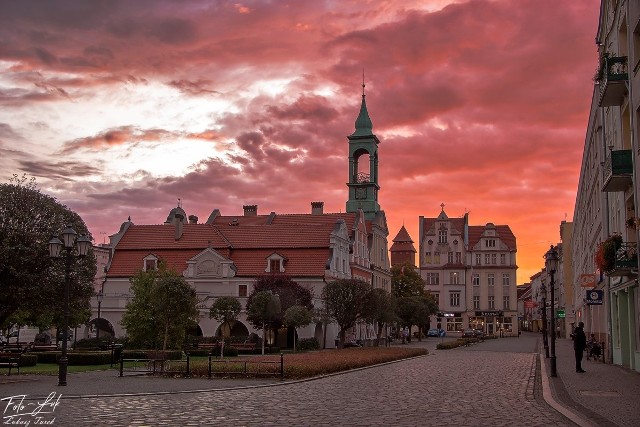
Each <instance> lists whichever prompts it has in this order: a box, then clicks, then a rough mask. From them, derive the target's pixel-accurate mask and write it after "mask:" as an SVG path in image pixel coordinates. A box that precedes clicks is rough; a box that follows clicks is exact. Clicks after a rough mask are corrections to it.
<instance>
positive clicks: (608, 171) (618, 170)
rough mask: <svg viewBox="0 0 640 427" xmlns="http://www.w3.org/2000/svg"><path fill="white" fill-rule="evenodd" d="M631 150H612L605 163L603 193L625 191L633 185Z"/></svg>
mask: <svg viewBox="0 0 640 427" xmlns="http://www.w3.org/2000/svg"><path fill="white" fill-rule="evenodd" d="M632 155H633V153H632V152H631V150H611V152H610V153H609V156H607V159H606V160H605V162H604V170H603V177H602V178H603V180H602V182H603V184H602V191H604V192H614V191H625V190H626V189H627V188H629V186H630V185H631V184H632V183H633V181H632V179H633V159H632V157H631V156H632Z"/></svg>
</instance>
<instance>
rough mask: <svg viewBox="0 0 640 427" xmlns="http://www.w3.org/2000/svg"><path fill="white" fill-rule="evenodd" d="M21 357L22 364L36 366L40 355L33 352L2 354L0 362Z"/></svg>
mask: <svg viewBox="0 0 640 427" xmlns="http://www.w3.org/2000/svg"><path fill="white" fill-rule="evenodd" d="M17 358H20V366H21V367H22V366H35V365H36V363H38V356H36V355H33V354H15V355H10V356H9V355H3V356H0V362H8V361H9V360H10V359H17Z"/></svg>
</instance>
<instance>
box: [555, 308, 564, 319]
mask: <svg viewBox="0 0 640 427" xmlns="http://www.w3.org/2000/svg"><path fill="white" fill-rule="evenodd" d="M556 317H557V318H559V319H562V318H564V310H557V311H556Z"/></svg>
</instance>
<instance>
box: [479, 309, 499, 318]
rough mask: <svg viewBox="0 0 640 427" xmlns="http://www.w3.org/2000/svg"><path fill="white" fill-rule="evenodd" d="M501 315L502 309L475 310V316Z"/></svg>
mask: <svg viewBox="0 0 640 427" xmlns="http://www.w3.org/2000/svg"><path fill="white" fill-rule="evenodd" d="M503 315H504V312H503V311H502V310H485V311H476V317H491V316H498V317H502V316H503Z"/></svg>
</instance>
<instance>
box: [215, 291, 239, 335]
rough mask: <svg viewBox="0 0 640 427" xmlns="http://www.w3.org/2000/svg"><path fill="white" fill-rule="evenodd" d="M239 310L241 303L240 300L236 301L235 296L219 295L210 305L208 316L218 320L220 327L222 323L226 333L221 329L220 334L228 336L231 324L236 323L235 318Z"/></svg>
mask: <svg viewBox="0 0 640 427" xmlns="http://www.w3.org/2000/svg"><path fill="white" fill-rule="evenodd" d="M240 311H242V304H240V301H238V299H237V298H235V297H220V298H217V299H216V300H215V301H214V303H213V304H212V305H211V309H210V310H209V318H210V319H211V318H213V319H216V320H217V321H218V322H220V327H221V329H222V326H223V325H226V326H227V329H228V333H227V334H226V335H225V334H224V331H223V332H222V336H223V337H225V336H230V335H231V329H233V325H234V324H235V323H236V320H238V316H239V315H240Z"/></svg>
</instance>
